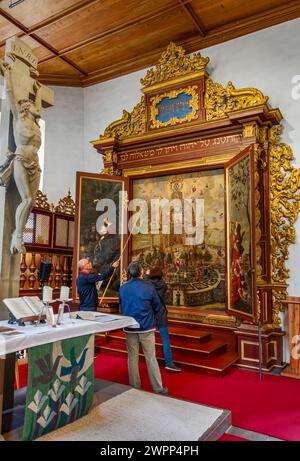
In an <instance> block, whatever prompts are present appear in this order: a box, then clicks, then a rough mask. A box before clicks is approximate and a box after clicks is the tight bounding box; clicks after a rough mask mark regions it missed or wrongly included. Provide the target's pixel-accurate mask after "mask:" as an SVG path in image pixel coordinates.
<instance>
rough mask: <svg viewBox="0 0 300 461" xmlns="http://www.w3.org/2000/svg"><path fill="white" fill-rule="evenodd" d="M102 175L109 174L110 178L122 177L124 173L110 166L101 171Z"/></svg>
mask: <svg viewBox="0 0 300 461" xmlns="http://www.w3.org/2000/svg"><path fill="white" fill-rule="evenodd" d="M100 174H109V175H110V176H121V175H122V171H121V170H119V169H118V168H115V167H113V166H110V167H108V168H103V170H101V171H100Z"/></svg>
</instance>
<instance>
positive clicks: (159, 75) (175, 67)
mask: <svg viewBox="0 0 300 461" xmlns="http://www.w3.org/2000/svg"><path fill="white" fill-rule="evenodd" d="M208 62H209V58H203V57H202V56H201V54H200V53H195V54H194V55H193V56H192V57H190V56H188V55H186V54H185V50H184V49H183V48H182V47H181V46H177V45H175V43H173V42H171V43H170V45H169V46H168V48H167V49H166V51H164V52H163V53H162V55H161V58H160V60H159V62H158V65H157V66H156V68H155V69H153V68H152V69H150V70H148V72H147V74H146V77H145V78H142V79H141V84H142V85H144V86H145V87H148V86H151V85H154V84H156V83H160V82H165V81H167V80H171V79H174V78H176V77H179V76H181V75H187V74H189V73H192V72H199V71H202V70H205V67H206V65H207V64H208Z"/></svg>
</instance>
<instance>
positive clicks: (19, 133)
mask: <svg viewBox="0 0 300 461" xmlns="http://www.w3.org/2000/svg"><path fill="white" fill-rule="evenodd" d="M37 63H38V60H37V58H36V57H35V56H34V54H33V53H32V51H31V49H30V48H29V47H28V46H27V45H26V44H25V43H24V42H22V41H21V40H19V39H18V38H12V39H10V40H8V41H7V42H6V48H5V60H4V61H3V60H1V61H0V72H1V74H2V75H3V76H4V81H5V89H6V97H7V99H8V101H9V110H10V111H11V113H12V128H13V144H14V147H15V148H14V150H11V147H10V148H9V149H8V150H7V151H6V152H1V156H2V159H3V160H2V162H0V185H2V186H5V187H6V188H8V187H9V185H10V184H11V182H12V179H13V180H14V184H15V187H16V188H17V191H18V193H19V195H20V198H21V201H20V202H19V203H18V205H17V207H16V210H15V228H14V230H13V232H12V236H11V242H10V252H11V253H12V254H13V253H23V252H25V249H24V246H23V243H22V236H23V231H24V228H25V225H26V222H27V220H28V217H29V214H30V212H31V209H32V207H33V206H34V202H35V197H36V193H37V191H38V187H39V182H40V173H41V169H40V166H39V159H38V150H39V148H40V145H41V130H40V126H39V119H40V117H41V107H42V105H43V106H44V107H47V106H50V105H52V104H53V91H52V90H50V89H49V88H47V87H46V86H44V85H41V84H40V83H39V82H38V80H37V77H38V75H39V74H38V71H37Z"/></svg>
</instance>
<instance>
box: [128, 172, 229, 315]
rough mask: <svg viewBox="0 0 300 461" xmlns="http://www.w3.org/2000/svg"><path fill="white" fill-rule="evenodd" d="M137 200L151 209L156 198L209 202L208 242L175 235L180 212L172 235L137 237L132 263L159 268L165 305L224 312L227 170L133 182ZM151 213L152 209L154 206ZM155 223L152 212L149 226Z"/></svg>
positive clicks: (172, 217) (160, 233)
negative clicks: (136, 262) (195, 241)
mask: <svg viewBox="0 0 300 461" xmlns="http://www.w3.org/2000/svg"><path fill="white" fill-rule="evenodd" d="M133 198H140V199H144V200H146V201H147V203H149V204H150V202H151V199H160V200H163V199H168V200H169V201H172V200H174V199H179V200H182V201H184V200H193V199H202V200H203V203H204V207H203V208H204V234H203V240H202V241H201V242H198V243H195V244H187V236H188V233H187V232H186V230H185V229H184V231H183V232H182V233H176V232H175V231H174V228H175V226H174V223H175V221H176V215H175V213H174V214H172V213H170V220H171V225H170V231H169V232H168V233H164V232H163V225H162V222H160V223H159V229H158V231H157V233H154V234H153V233H151V232H150V231H149V233H148V234H137V235H133V236H132V258H133V259H137V260H139V261H140V262H141V263H142V265H143V266H144V268H145V269H147V268H149V267H151V266H154V265H159V266H160V267H161V269H162V271H163V274H164V279H165V281H166V283H167V286H168V290H167V293H166V304H167V305H169V306H175V307H180V308H182V307H195V308H197V309H199V310H207V309H208V310H209V311H212V312H213V311H217V312H218V313H219V312H220V311H221V312H222V313H224V309H225V298H226V291H225V236H224V232H225V228H224V171H223V170H222V169H214V170H209V171H198V172H192V173H184V174H180V175H179V176H178V175H165V176H157V177H151V178H144V179H134V181H133ZM149 210H150V205H149ZM150 221H151V217H150V211H149V222H150Z"/></svg>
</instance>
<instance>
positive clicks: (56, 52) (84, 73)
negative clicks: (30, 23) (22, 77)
mask: <svg viewBox="0 0 300 461" xmlns="http://www.w3.org/2000/svg"><path fill="white" fill-rule="evenodd" d="M0 15H1V16H2V17H4V18H5V19H6V20H7V21H9V22H10V23H11V24H13V25H14V26H16V27H18V28H19V29H20V30H21V31H22V32H23V33H24V35H26V36H30V37H32V38H33V39H34V40H35V41H36V42H37V43H38V44H39V45H42V46H43V47H44V48H46V49H47V50H48V51H51V53H53V54H54V56H51V57H49V58H48V59H47V60H49V59H53V58H55V57H56V58H60V59H62V60H63V61H64V62H66V63H67V64H69V65H70V66H71V67H73V68H74V69H76V70H77V71H79V72H80V73H81V74H82V75H83V76H84V77H87V76H88V74H87V73H86V72H85V71H84V70H83V69H81V68H80V67H79V66H77V64H74V63H73V62H72V61H71V60H70V59H68V58H66V57H64V56H59V53H58V51H57V50H56V49H55V48H53V46H51V45H49V43H48V42H45V41H44V40H42V39H41V38H40V37H38V36H37V35H35V34H34V33H30V32H28V29H27V28H26V27H25V26H24V25H23V24H21V23H20V22H19V21H17V20H16V19H15V18H13V17H12V16H10V15H9V14H8V13H6V11H3V10H2V9H0ZM24 35H23V36H24ZM18 36H19V35H18ZM39 62H43V60H41V61H39Z"/></svg>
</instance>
